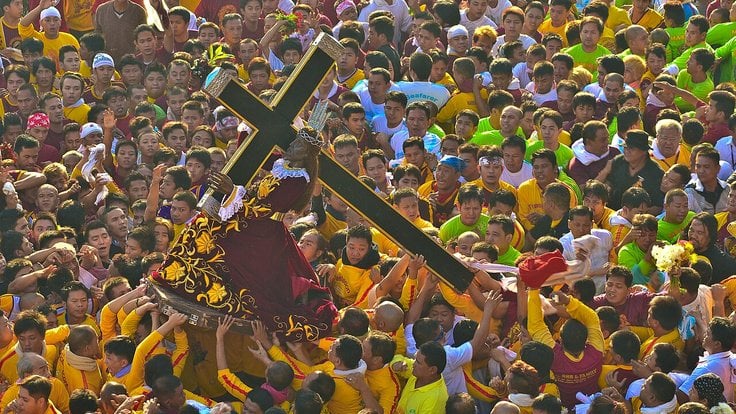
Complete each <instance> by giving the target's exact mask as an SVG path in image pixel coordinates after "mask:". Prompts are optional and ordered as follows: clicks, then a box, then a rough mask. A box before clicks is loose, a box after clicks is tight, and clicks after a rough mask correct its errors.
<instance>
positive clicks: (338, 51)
mask: <svg viewBox="0 0 736 414" xmlns="http://www.w3.org/2000/svg"><path fill="white" fill-rule="evenodd" d="M312 45H314V46H317V47H319V48H320V49H321V50H322V51H323V52H325V53H327V54H328V55H329V56H330V57H331V58H332V60H335V61H337V60H338V59H339V58H340V56H341V55H342V51H343V50H344V49H345V48H344V47H342V45H341V44H340V42H338V41H337V40H336V39H335V38H334V37H332V36H330V35H328V34H327V33H320V34H319V36H317V39H315V40H314V42H312Z"/></svg>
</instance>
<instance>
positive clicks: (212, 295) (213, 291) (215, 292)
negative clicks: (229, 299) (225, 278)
mask: <svg viewBox="0 0 736 414" xmlns="http://www.w3.org/2000/svg"><path fill="white" fill-rule="evenodd" d="M225 296H227V290H225V287H224V286H222V285H221V284H219V283H213V284H212V287H211V288H210V290H208V291H207V299H208V300H209V302H210V303H218V302H220V301H221V300H222V299H223V298H224V297H225Z"/></svg>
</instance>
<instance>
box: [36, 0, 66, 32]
mask: <svg viewBox="0 0 736 414" xmlns="http://www.w3.org/2000/svg"><path fill="white" fill-rule="evenodd" d="M39 19H40V21H41V28H43V32H44V33H45V34H46V37H47V38H49V39H56V38H57V37H59V29H60V28H61V13H60V12H59V9H57V8H56V7H53V6H52V7H49V8H47V9H44V10H42V11H41V16H40V17H39Z"/></svg>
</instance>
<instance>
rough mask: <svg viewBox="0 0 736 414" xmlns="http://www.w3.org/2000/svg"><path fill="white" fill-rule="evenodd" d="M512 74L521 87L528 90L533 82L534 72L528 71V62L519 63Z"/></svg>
mask: <svg viewBox="0 0 736 414" xmlns="http://www.w3.org/2000/svg"><path fill="white" fill-rule="evenodd" d="M511 73H512V74H513V75H514V77H515V78H516V79H518V80H519V86H520V87H522V88H523V89H526V88H527V85H529V83H531V81H532V78H531V77H532V72H531V71H530V70H528V68H527V66H526V62H519V63H517V64H516V66H514V69H513V70H512V71H511Z"/></svg>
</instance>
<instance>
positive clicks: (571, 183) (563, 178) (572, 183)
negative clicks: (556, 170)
mask: <svg viewBox="0 0 736 414" xmlns="http://www.w3.org/2000/svg"><path fill="white" fill-rule="evenodd" d="M557 179H558V180H560V181H562V182H563V183H565V184H567V185H568V187H570V188H572V192H573V193H575V197H577V198H578V204H581V203H582V202H583V192H582V191H580V186H578V183H576V182H575V180H573V179H572V177H570V176H569V175H567V173H566V172H564V171H560V174H559V175H558V176H557Z"/></svg>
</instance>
